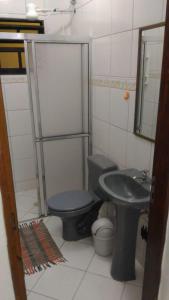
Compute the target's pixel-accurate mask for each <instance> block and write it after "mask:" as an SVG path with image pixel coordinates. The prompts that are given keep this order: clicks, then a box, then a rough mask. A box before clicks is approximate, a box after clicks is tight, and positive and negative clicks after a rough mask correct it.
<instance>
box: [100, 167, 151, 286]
mask: <svg viewBox="0 0 169 300" xmlns="http://www.w3.org/2000/svg"><path fill="white" fill-rule="evenodd" d="M142 175H143V173H142V172H141V171H139V170H136V169H126V170H122V171H114V172H109V173H105V174H103V175H101V176H100V178H99V185H100V188H101V191H102V194H103V199H104V197H105V199H106V200H109V201H112V202H113V203H114V205H115V207H116V228H117V229H116V233H115V242H114V245H113V248H114V251H113V259H112V266H111V275H112V277H113V278H114V279H115V280H118V281H129V280H135V278H136V277H135V256H136V240H137V233H138V223H139V218H140V214H141V212H142V210H143V209H146V208H148V206H149V202H150V191H151V185H150V180H149V179H148V178H146V180H143V177H142Z"/></svg>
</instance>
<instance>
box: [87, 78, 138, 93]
mask: <svg viewBox="0 0 169 300" xmlns="http://www.w3.org/2000/svg"><path fill="white" fill-rule="evenodd" d="M91 84H92V85H94V86H100V87H109V88H114V89H120V90H128V91H135V90H136V82H135V81H127V80H113V79H92V80H91Z"/></svg>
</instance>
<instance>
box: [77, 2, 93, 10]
mask: <svg viewBox="0 0 169 300" xmlns="http://www.w3.org/2000/svg"><path fill="white" fill-rule="evenodd" d="M92 1H93V0H86V2H85V3H83V4H81V5H80V4H79V6H78V5H77V7H76V10H78V9H80V8H82V7H84V6H86V5H88V4H89V3H90V2H92Z"/></svg>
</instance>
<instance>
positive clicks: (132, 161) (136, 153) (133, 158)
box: [126, 133, 151, 170]
mask: <svg viewBox="0 0 169 300" xmlns="http://www.w3.org/2000/svg"><path fill="white" fill-rule="evenodd" d="M150 154H151V143H150V142H149V141H146V140H144V139H141V138H139V137H136V136H135V135H133V134H131V133H128V134H127V165H126V166H127V168H136V169H140V170H142V169H146V170H150Z"/></svg>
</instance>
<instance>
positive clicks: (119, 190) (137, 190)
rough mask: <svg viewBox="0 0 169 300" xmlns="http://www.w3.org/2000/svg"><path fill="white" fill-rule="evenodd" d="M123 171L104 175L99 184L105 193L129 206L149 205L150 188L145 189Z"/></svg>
mask: <svg viewBox="0 0 169 300" xmlns="http://www.w3.org/2000/svg"><path fill="white" fill-rule="evenodd" d="M126 173H127V170H125V173H123V171H117V172H110V173H106V174H103V175H102V176H100V178H99V184H100V186H101V188H102V189H103V191H104V192H106V193H107V194H109V195H110V196H111V197H113V198H114V199H116V200H120V201H123V202H125V203H128V204H132V203H133V204H137V203H148V202H149V200H150V187H149V189H148V188H145V187H144V186H143V185H142V184H141V183H139V182H138V181H136V180H135V179H133V178H132V177H131V176H130V175H127V174H126Z"/></svg>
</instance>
